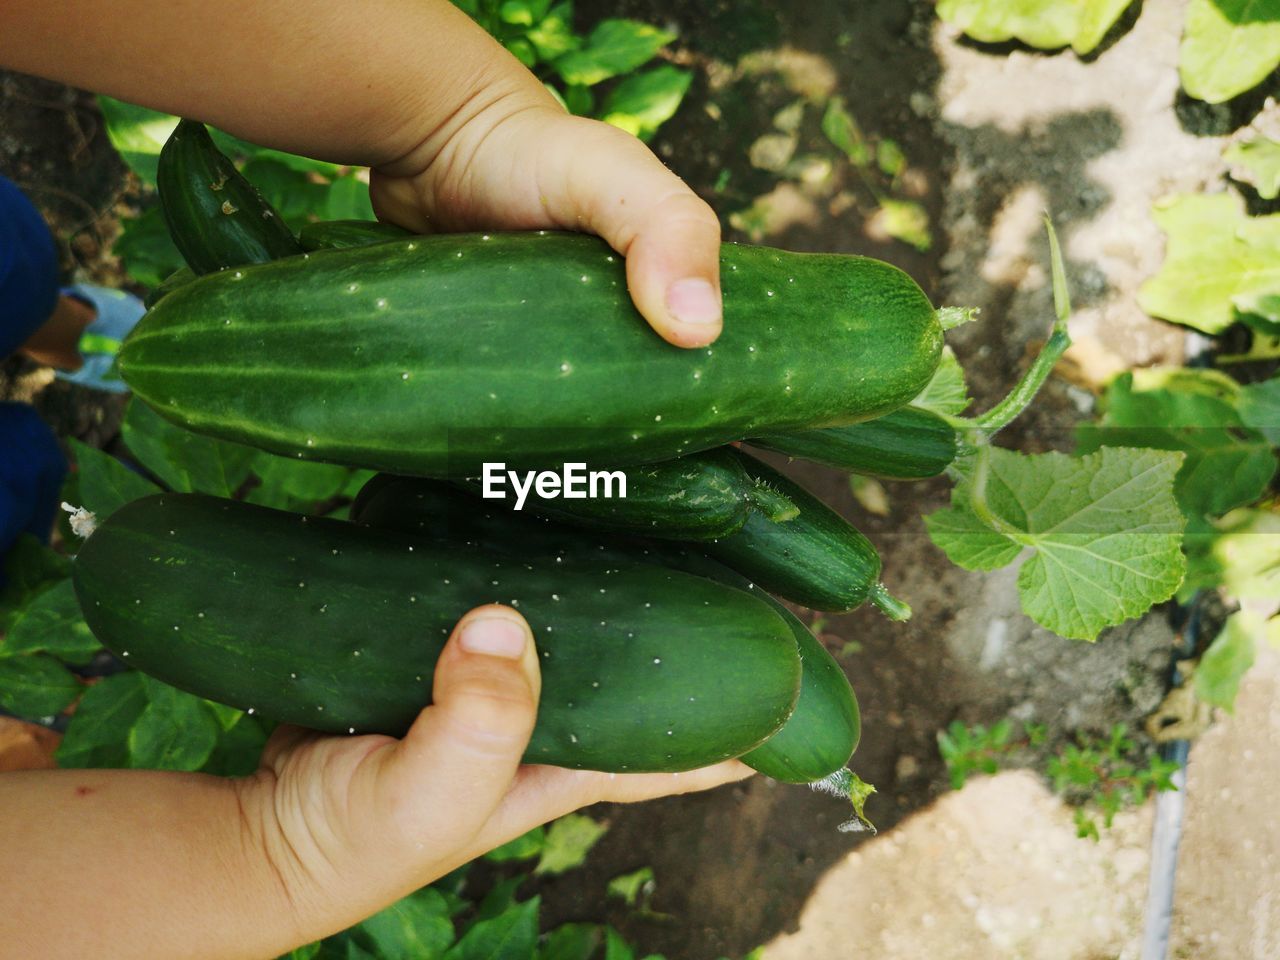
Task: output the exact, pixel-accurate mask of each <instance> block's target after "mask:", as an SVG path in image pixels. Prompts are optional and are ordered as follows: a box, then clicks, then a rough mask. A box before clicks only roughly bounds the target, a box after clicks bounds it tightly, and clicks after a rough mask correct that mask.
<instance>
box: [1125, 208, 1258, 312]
mask: <svg viewBox="0 0 1280 960" xmlns="http://www.w3.org/2000/svg"><path fill="white" fill-rule="evenodd" d="M1152 218H1153V219H1154V220H1155V222H1156V224H1157V225H1158V226H1159V227H1160V228H1161V229H1162V230H1163V231H1164V232H1165V233H1166V234H1167V235H1168V238H1169V239H1168V245H1167V247H1166V249H1165V258H1164V263H1163V264H1162V265H1161V267H1160V272H1159V273H1157V274H1156V275H1155V276H1154V277H1152V278H1151V279H1150V280H1148V281H1147V282H1146V283H1144V284H1143V285H1142V287H1141V288H1140V289H1139V290H1138V302H1139V304H1140V305H1141V306H1142V309H1143V310H1145V311H1146V312H1147V313H1149V314H1151V315H1152V316H1155V317H1160V318H1162V319H1164V320H1172V321H1173V322H1175V323H1183V324H1186V325H1187V326H1190V327H1195V328H1196V329H1197V330H1203V331H1204V332H1205V333H1210V334H1216V333H1221V332H1222V331H1223V330H1225V329H1227V327H1229V326H1231V324H1232V323H1233V322H1234V321H1235V314H1234V312H1233V309H1232V304H1233V300H1234V299H1235V298H1237V297H1241V296H1245V295H1248V294H1257V293H1263V294H1270V293H1274V292H1276V291H1280V215H1276V214H1273V215H1271V216H1266V217H1248V216H1246V215H1245V212H1244V208H1243V206H1242V205H1241V202H1240V200H1239V198H1237V197H1235V196H1234V195H1232V194H1229V193H1217V194H1191V195H1187V196H1180V197H1172V198H1169V199H1166V200H1163V201H1161V202H1159V203H1157V204H1156V206H1155V208H1154V210H1153V211H1152Z"/></svg>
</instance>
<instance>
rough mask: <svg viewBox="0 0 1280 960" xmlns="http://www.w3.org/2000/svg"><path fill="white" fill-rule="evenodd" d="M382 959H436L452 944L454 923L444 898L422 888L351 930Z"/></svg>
mask: <svg viewBox="0 0 1280 960" xmlns="http://www.w3.org/2000/svg"><path fill="white" fill-rule="evenodd" d="M351 934H352V937H353V939H355V940H356V942H358V943H360V944H361V946H363V947H365V948H366V949H368V950H369V951H371V952H372V954H373V955H374V956H376V957H378V958H379V960H436V958H438V957H441V956H443V955H444V952H445V951H446V950H447V949H449V947H450V946H451V945H452V944H453V921H452V920H450V919H449V905H448V903H447V902H446V901H445V898H444V897H443V896H442V895H441V894H440V893H439V892H438V891H436V890H433V889H431V888H430V887H423V888H422V889H421V890H418V891H416V892H414V893H411V894H409V896H407V897H404V898H403V899H401V900H397V901H396V902H395V903H393V904H392V905H391V906H389V907H387V908H386V909H385V910H381V911H379V912H378V913H375V914H374V915H373V916H372V917H369V918H367V919H366V920H364V921H363V922H362V923H361V924H360V925H359V926H358V927H356V928H355V929H353V930H352V931H351Z"/></svg>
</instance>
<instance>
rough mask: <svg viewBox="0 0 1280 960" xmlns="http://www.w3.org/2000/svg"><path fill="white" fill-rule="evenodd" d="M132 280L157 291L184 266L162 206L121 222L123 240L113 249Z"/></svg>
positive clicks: (151, 208)
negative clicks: (170, 233) (165, 280)
mask: <svg viewBox="0 0 1280 960" xmlns="http://www.w3.org/2000/svg"><path fill="white" fill-rule="evenodd" d="M111 252H112V253H114V254H115V255H116V256H117V257H119V258H120V260H121V261H122V262H123V264H124V268H125V270H126V271H127V272H128V274H129V276H130V277H132V278H133V279H134V280H136V281H137V282H138V283H140V284H142V285H143V286H146V287H158V286H160V284H161V283H162V282H163V281H164V279H165V278H166V277H168V276H169V275H170V274H171V273H173V272H174V271H175V270H177V269H179V268H180V267H183V266H185V264H186V261H184V260H183V259H182V254H180V253H179V252H178V248H177V247H175V246H174V245H173V240H172V239H171V238H170V237H169V228H168V227H167V226H165V222H164V214H163V213H162V212H161V210H160V205H159V204H154V205H152V206H150V207H147V208H146V209H145V210H143V211H142V213H140V214H139V215H138V216H136V217H126V218H124V219H123V220H121V221H120V236H118V237H116V241H115V243H114V244H113V245H112V247H111Z"/></svg>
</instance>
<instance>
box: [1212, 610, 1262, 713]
mask: <svg viewBox="0 0 1280 960" xmlns="http://www.w3.org/2000/svg"><path fill="white" fill-rule="evenodd" d="M1265 630H1266V627H1265V624H1264V623H1263V621H1262V618H1261V617H1258V616H1256V615H1255V614H1252V613H1249V612H1248V611H1244V610H1242V611H1240V612H1239V613H1233V614H1232V615H1231V616H1229V617H1228V618H1227V622H1226V623H1225V624H1223V626H1222V630H1221V632H1219V634H1218V635H1217V636H1216V637H1214V639H1213V643H1211V644H1210V645H1209V649H1208V650H1206V651H1205V652H1204V655H1203V656H1201V657H1200V663H1199V665H1198V666H1197V667H1196V672H1195V691H1196V697H1197V698H1198V699H1200V700H1203V701H1204V702H1205V703H1211V704H1213V705H1214V706H1215V707H1222V709H1224V710H1226V711H1227V712H1232V711H1234V710H1235V704H1236V694H1237V693H1239V691H1240V680H1241V678H1242V677H1243V676H1244V675H1245V673H1246V672H1248V670H1249V668H1250V667H1251V666H1253V661H1254V659H1255V658H1256V657H1257V648H1258V643H1259V642H1260V641H1261V640H1262V639H1263V636H1264V633H1265Z"/></svg>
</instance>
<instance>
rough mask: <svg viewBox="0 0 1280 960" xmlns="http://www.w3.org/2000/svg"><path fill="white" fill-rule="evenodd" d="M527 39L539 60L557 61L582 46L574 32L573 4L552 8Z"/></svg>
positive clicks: (528, 33) (529, 33) (527, 33)
mask: <svg viewBox="0 0 1280 960" xmlns="http://www.w3.org/2000/svg"><path fill="white" fill-rule="evenodd" d="M525 39H526V40H528V41H529V42H530V43H531V44H533V49H534V50H535V51H536V52H537V54H538V59H539V60H543V61H550V60H555V59H556V58H557V57H562V56H564V55H565V54H566V53H569V52H570V51H571V50H577V49H578V48H579V47H580V46H582V38H581V37H579V36H578V35H577V34H576V33H574V32H573V4H571V3H561V4H557V5H556V6H554V7H552V8H551V10H550V11H549V12H548V13H547V15H546V16H545V17H543V18H542V19H541V20H540V21H539V22H538V24H537V26H535V27H534V28H533V29H532V30H529V31H527V32H526V33H525Z"/></svg>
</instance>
